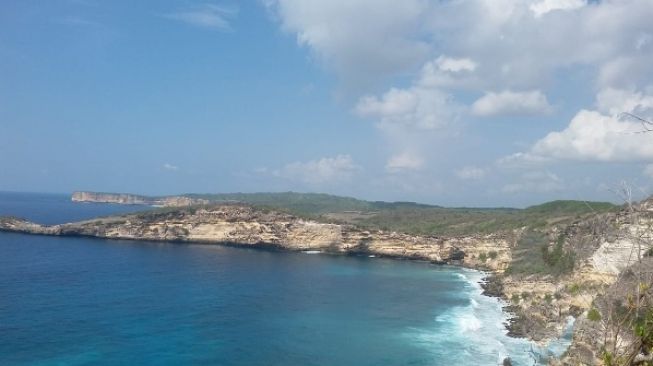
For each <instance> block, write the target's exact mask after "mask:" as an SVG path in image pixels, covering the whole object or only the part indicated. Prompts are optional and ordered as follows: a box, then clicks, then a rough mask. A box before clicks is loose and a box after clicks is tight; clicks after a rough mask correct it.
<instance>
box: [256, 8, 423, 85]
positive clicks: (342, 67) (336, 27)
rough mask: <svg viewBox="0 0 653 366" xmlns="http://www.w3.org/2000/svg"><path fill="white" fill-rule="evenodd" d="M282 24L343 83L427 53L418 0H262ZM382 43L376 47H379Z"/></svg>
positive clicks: (405, 65) (398, 67)
mask: <svg viewBox="0 0 653 366" xmlns="http://www.w3.org/2000/svg"><path fill="white" fill-rule="evenodd" d="M266 4H267V6H268V7H269V8H270V9H272V11H273V12H274V13H275V14H276V15H277V17H278V19H279V21H280V23H281V27H282V29H284V30H285V31H287V32H289V33H293V34H295V35H296V37H297V42H298V43H299V44H300V45H302V46H306V47H308V48H310V50H311V51H313V54H314V55H315V56H316V58H317V60H318V61H319V62H320V63H322V64H324V65H326V66H327V67H328V68H330V69H333V70H335V71H336V72H337V73H338V74H339V75H340V76H341V77H342V79H343V80H345V81H346V82H348V83H368V82H370V81H371V82H374V81H375V79H377V78H379V77H383V76H384V75H390V74H393V73H396V72H400V71H403V70H406V69H407V68H409V67H411V66H415V65H418V64H419V63H420V60H422V59H423V58H424V57H425V56H426V55H428V52H429V45H428V43H427V42H425V41H424V40H422V37H420V33H421V32H420V29H419V28H420V24H422V23H423V21H422V20H421V18H423V17H425V16H427V12H426V10H427V8H428V6H427V4H426V3H425V2H424V1H421V0H404V1H401V2H398V1H395V0H358V1H350V0H325V1H305V0H268V1H266ZM381 45H382V46H381Z"/></svg>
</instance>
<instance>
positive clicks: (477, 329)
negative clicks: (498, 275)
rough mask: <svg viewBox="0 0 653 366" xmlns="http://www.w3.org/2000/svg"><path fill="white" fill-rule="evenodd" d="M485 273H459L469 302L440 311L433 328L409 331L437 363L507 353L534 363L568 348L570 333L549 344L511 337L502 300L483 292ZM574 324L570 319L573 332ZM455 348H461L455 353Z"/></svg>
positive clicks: (483, 361)
mask: <svg viewBox="0 0 653 366" xmlns="http://www.w3.org/2000/svg"><path fill="white" fill-rule="evenodd" d="M484 276H485V274H484V273H482V272H478V271H471V270H466V271H461V272H458V273H456V277H458V278H459V279H462V280H464V281H465V283H464V287H465V289H464V290H465V292H466V293H467V294H468V296H469V303H468V304H466V305H464V306H457V307H453V308H451V309H449V310H447V311H445V312H444V313H442V314H439V315H438V316H437V317H436V318H435V322H436V325H435V326H434V327H433V328H432V329H423V328H419V329H417V328H414V329H411V330H410V331H409V332H408V333H407V334H406V335H407V336H409V337H411V339H412V340H413V341H415V342H416V343H417V344H419V345H421V346H423V347H425V348H426V349H428V350H430V351H431V352H432V354H433V359H434V364H440V363H441V361H442V357H443V355H449V356H447V357H451V359H450V361H451V362H453V363H456V364H461V365H497V364H499V365H500V364H502V362H503V359H504V358H505V357H510V359H511V360H512V362H513V364H514V365H532V364H533V361H534V360H533V358H534V357H540V356H544V357H548V356H552V355H556V356H558V355H560V354H562V352H564V350H565V349H566V348H567V347H568V346H569V339H570V337H562V338H561V339H559V340H555V341H553V342H551V344H549V345H546V346H545V347H540V346H537V345H536V344H535V343H533V342H530V341H528V340H526V339H519V338H512V337H509V336H508V335H507V330H506V328H505V323H506V322H507V316H506V314H505V313H504V312H503V308H502V302H501V300H499V299H498V298H494V297H488V296H484V295H482V288H481V286H480V281H481V280H482V279H483V277H484ZM572 326H573V323H571V322H570V323H569V324H568V332H569V334H571V333H570V332H571V329H572ZM453 350H457V351H456V353H455V354H453V355H452V354H451V352H452V351H453ZM540 364H546V362H545V361H541V362H540Z"/></svg>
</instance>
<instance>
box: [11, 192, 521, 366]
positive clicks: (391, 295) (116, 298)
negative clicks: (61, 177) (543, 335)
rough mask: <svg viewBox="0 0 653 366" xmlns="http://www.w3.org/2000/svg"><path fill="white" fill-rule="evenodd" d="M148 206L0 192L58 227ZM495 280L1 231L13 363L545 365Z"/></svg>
mask: <svg viewBox="0 0 653 366" xmlns="http://www.w3.org/2000/svg"><path fill="white" fill-rule="evenodd" d="M7 197H9V198H7ZM44 200H45V201H48V202H49V203H48V209H47V210H40V209H39V206H40V205H41V204H42V203H43V202H44ZM135 209H142V207H141V208H135V207H129V206H107V205H88V206H87V205H82V204H72V203H70V202H68V200H67V197H65V196H46V198H44V197H43V196H31V195H22V196H20V197H18V196H16V195H15V194H4V193H3V194H0V215H1V214H8V213H11V214H15V215H17V216H27V217H29V218H32V219H35V220H37V219H38V220H37V221H41V222H48V223H57V222H66V221H72V220H73V219H75V220H76V219H81V218H85V217H92V216H95V215H97V214H109V213H116V212H120V211H123V210H135ZM8 211H13V212H8ZM481 277H482V274H480V273H478V272H474V271H466V270H462V269H458V268H453V267H441V266H434V265H429V264H427V263H419V262H410V261H398V260H388V259H380V258H367V257H345V256H328V255H321V254H317V255H316V254H306V253H286V252H274V251H264V250H254V249H244V248H232V247H224V246H217V245H180V244H167V243H154V242H129V241H107V240H99V239H90V238H58V237H43V236H27V235H20V234H11V233H0V360H1V361H0V364H2V365H118V364H124V365H248V366H249V365H284V366H292V365H298V366H299V365H453V364H457V365H497V364H500V362H501V360H502V359H503V357H505V356H508V355H509V356H510V357H511V358H512V359H513V361H515V364H522V365H527V364H528V365H530V364H532V360H531V357H530V356H529V355H528V350H529V349H530V344H529V343H528V342H526V341H525V340H519V339H511V338H508V337H507V336H506V335H505V330H504V328H503V325H502V322H503V321H505V318H504V315H503V314H502V313H501V307H500V304H499V303H498V301H497V300H496V299H493V298H488V297H485V296H482V295H481V294H480V288H479V286H478V283H477V281H478V280H480V279H481Z"/></svg>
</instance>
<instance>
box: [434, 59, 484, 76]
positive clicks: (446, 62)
mask: <svg viewBox="0 0 653 366" xmlns="http://www.w3.org/2000/svg"><path fill="white" fill-rule="evenodd" d="M435 63H436V64H437V65H438V68H439V69H440V70H442V71H449V72H461V71H474V70H476V67H477V66H478V65H477V64H476V62H474V61H473V60H471V59H469V58H451V57H445V56H440V57H438V58H437V59H436V60H435Z"/></svg>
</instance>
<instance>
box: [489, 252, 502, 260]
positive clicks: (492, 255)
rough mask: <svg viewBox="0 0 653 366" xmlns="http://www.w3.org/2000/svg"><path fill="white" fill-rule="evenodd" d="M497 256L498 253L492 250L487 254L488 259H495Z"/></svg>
mask: <svg viewBox="0 0 653 366" xmlns="http://www.w3.org/2000/svg"><path fill="white" fill-rule="evenodd" d="M497 255H499V253H497V252H496V250H492V251H490V253H488V256H489V257H490V259H497Z"/></svg>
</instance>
